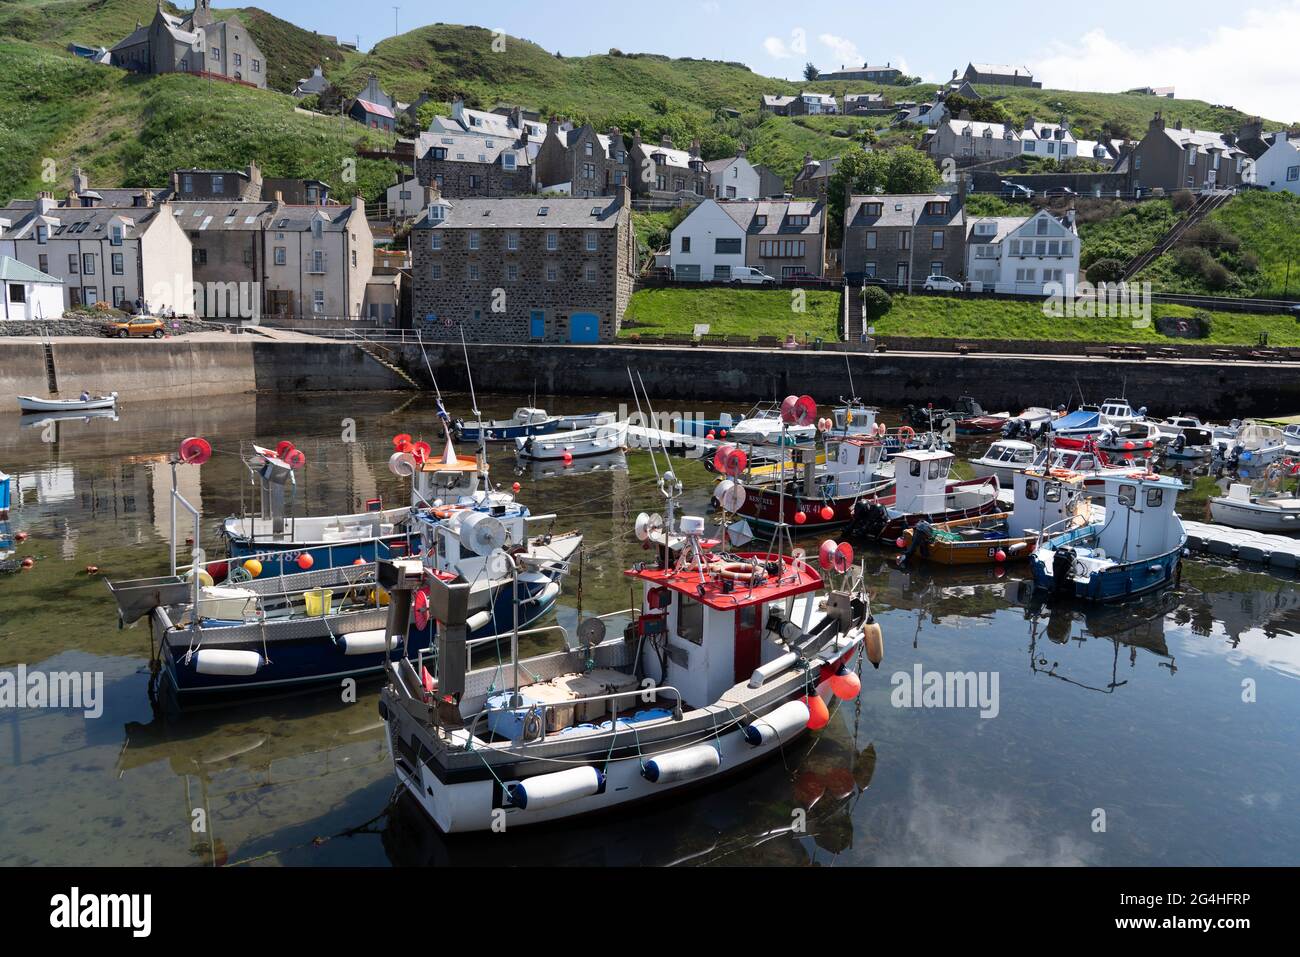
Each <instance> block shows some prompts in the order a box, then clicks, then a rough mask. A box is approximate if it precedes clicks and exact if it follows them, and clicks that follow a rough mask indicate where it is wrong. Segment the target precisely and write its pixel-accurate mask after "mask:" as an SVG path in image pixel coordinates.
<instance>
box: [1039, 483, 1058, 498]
mask: <svg viewBox="0 0 1300 957" xmlns="http://www.w3.org/2000/svg"><path fill="white" fill-rule="evenodd" d="M1043 499H1044V500H1045V501H1048V502H1059V501H1060V500H1061V486H1060V484H1058V483H1057V482H1048V483H1047V484H1046V485H1045V486H1044V487H1043Z"/></svg>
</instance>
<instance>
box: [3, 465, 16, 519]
mask: <svg viewBox="0 0 1300 957" xmlns="http://www.w3.org/2000/svg"><path fill="white" fill-rule="evenodd" d="M13 484H14V483H13V476H11V475H6V474H5V471H4V469H0V518H4V517H5V516H7V515H8V514H9V508H10V505H11V503H12V502H13V494H14V489H13Z"/></svg>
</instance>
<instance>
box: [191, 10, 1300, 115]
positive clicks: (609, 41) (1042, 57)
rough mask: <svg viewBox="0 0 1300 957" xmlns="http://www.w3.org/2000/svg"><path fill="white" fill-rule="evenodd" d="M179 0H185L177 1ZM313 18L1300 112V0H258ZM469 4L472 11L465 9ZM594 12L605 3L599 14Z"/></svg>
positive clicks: (347, 27)
mask: <svg viewBox="0 0 1300 957" xmlns="http://www.w3.org/2000/svg"><path fill="white" fill-rule="evenodd" d="M181 2H182V4H183V3H184V2H185V0H181ZM254 2H256V3H257V5H258V6H261V7H263V8H264V9H266V10H268V11H270V12H271V13H274V14H276V15H277V16H280V17H283V18H284V19H286V20H289V21H291V22H293V23H296V24H298V25H299V26H302V27H305V28H307V29H313V30H318V31H319V32H321V33H329V34H334V35H337V36H338V37H340V38H341V39H350V40H356V39H357V38H358V35H359V39H360V45H361V48H362V49H363V50H365V49H369V48H370V47H371V46H373V45H374V44H375V43H377V42H378V41H380V40H382V39H384V38H386V37H389V36H392V35H393V32H394V25H395V24H396V27H397V28H398V29H399V30H400V31H401V32H405V31H407V30H411V29H414V28H415V27H418V26H423V25H425V24H428V23H433V22H436V21H438V20H442V19H450V16H451V15H452V14H455V15H457V16H467V17H468V16H472V17H473V19H472V20H467V21H466V22H472V23H475V24H476V25H478V26H482V27H487V28H488V29H493V30H504V31H505V32H506V33H507V34H509V35H510V36H515V37H522V38H525V39H528V40H532V41H533V42H535V43H538V44H540V45H541V46H543V47H546V48H547V49H548V50H556V51H559V52H560V53H562V54H565V55H572V56H578V55H585V54H588V53H604V52H606V51H608V50H609V48H610V47H617V48H618V49H620V50H623V51H624V52H626V53H633V52H637V53H662V54H666V55H669V56H675V57H682V56H692V57H708V58H710V59H715V60H734V61H739V62H741V63H745V64H746V65H748V66H749V67H750V68H751V69H752V70H754V71H755V72H756V73H761V74H764V75H766V76H778V77H786V78H789V79H798V78H799V77H800V76H801V75H802V72H803V67H804V64H805V63H807V62H810V61H811V62H813V63H815V64H816V65H817V66H818V67H819V68H821V69H823V70H834V69H838V68H839V67H840V66H841V65H844V66H852V65H861V64H862V63H864V62H867V61H870V62H871V63H872V64H877V63H891V64H893V65H894V66H898V67H900V68H901V69H903V70H904V71H905V72H907V73H909V74H911V75H914V76H920V77H921V78H922V79H924V80H927V81H936V80H942V79H947V78H948V77H950V76H951V75H952V71H953V70H954V69H959V70H964V69H965V67H966V64H967V62H969V61H976V62H986V63H1008V64H1012V65H1023V66H1027V67H1029V68H1030V69H1031V70H1032V71H1033V72H1034V74H1035V77H1036V78H1037V79H1040V80H1042V81H1043V85H1044V86H1046V87H1049V88H1056V89H1075V90H1097V91H1101V92H1116V91H1120V90H1126V89H1132V88H1133V87H1139V86H1172V87H1174V88H1175V89H1176V91H1177V95H1178V96H1179V97H1181V98H1190V99H1201V100H1206V101H1208V102H1210V103H1223V104H1228V105H1230V106H1234V107H1236V108H1238V109H1240V110H1243V111H1246V112H1249V113H1258V114H1260V115H1262V116H1265V117H1268V118H1270V119H1274V120H1282V121H1284V122H1285V121H1291V120H1295V119H1300V108H1298V107H1297V105H1296V96H1297V91H1300V57H1298V56H1297V55H1296V53H1295V50H1296V41H1297V39H1300V0H1276V2H1274V3H1272V4H1264V3H1262V2H1259V0H1241V2H1240V3H1231V4H1225V3H1223V2H1222V0H1181V2H1178V3H1173V2H1158V3H1152V2H1134V0H1088V2H1087V3H1081V4H1078V5H1071V6H1066V7H1063V6H1059V5H1056V6H1053V5H1050V4H1049V5H1044V4H1043V3H1042V2H1041V0H1039V2H1029V0H1000V2H998V3H996V4H993V5H984V6H979V7H972V6H971V5H970V4H965V3H948V2H939V3H934V2H931V3H926V4H917V3H879V2H864V0H857V2H841V0H823V2H822V3H819V4H816V5H815V9H814V10H805V9H802V8H801V4H797V3H790V2H789V0H658V2H656V3H653V4H649V5H644V6H640V7H637V8H635V11H634V8H632V7H629V8H627V9H628V10H629V15H628V16H626V17H620V16H619V15H618V9H619V8H618V6H609V5H603V6H602V5H600V4H596V5H593V4H592V3H591V0H586V2H582V3H579V2H575V0H547V2H546V3H544V4H543V3H540V2H538V0H532V2H523V0H490V2H486V3H483V4H481V5H476V6H472V7H469V8H465V7H456V8H449V7H448V5H445V4H438V5H436V6H435V5H434V4H432V3H427V2H424V3H416V2H413V0H405V2H399V4H398V6H399V9H398V10H397V11H394V10H393V4H392V3H391V2H390V3H389V4H387V5H377V6H375V7H366V8H364V9H365V12H364V13H363V12H362V8H360V7H359V6H358V5H357V4H356V2H355V0H254ZM469 11H472V13H471V12H469ZM593 12H594V15H593Z"/></svg>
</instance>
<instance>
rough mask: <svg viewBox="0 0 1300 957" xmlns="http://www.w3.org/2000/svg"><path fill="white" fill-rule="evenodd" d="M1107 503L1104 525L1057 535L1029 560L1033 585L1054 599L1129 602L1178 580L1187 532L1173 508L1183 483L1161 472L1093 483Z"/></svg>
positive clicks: (1046, 539)
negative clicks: (1032, 574)
mask: <svg viewBox="0 0 1300 957" xmlns="http://www.w3.org/2000/svg"><path fill="white" fill-rule="evenodd" d="M1086 487H1087V488H1088V490H1089V492H1090V493H1092V494H1093V495H1097V494H1100V495H1101V496H1102V497H1103V499H1104V502H1105V513H1104V515H1103V517H1102V519H1101V521H1095V522H1091V523H1089V524H1087V525H1084V526H1082V527H1080V528H1075V529H1070V530H1068V531H1061V532H1060V533H1059V534H1052V529H1050V528H1049V529H1044V536H1045V537H1042V538H1040V542H1039V545H1038V547H1037V548H1035V549H1034V552H1033V554H1031V555H1030V557H1029V563H1030V566H1031V568H1032V569H1033V572H1034V584H1035V586H1036V587H1038V588H1039V589H1042V590H1044V591H1046V592H1049V593H1051V594H1054V595H1063V596H1066V597H1071V598H1081V599H1085V600H1088V601H1098V602H1114V601H1124V600H1125V599H1128V598H1134V597H1136V596H1138V595H1144V594H1147V593H1148V592H1153V591H1158V590H1160V589H1162V588H1167V587H1169V586H1170V585H1172V584H1174V583H1175V582H1176V581H1177V580H1178V566H1179V561H1180V560H1181V559H1182V555H1183V549H1184V548H1185V547H1186V545H1187V532H1186V531H1185V530H1184V529H1183V523H1182V519H1180V518H1179V517H1178V514H1177V512H1175V511H1174V506H1175V504H1176V502H1177V498H1178V493H1179V492H1180V491H1182V489H1183V487H1184V486H1183V484H1182V483H1181V482H1179V481H1178V480H1176V479H1173V478H1169V477H1168V476H1160V475H1155V474H1154V473H1150V472H1148V473H1140V474H1114V475H1103V476H1098V477H1096V478H1091V479H1089V480H1088V481H1087V483H1086Z"/></svg>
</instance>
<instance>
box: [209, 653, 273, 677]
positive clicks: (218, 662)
mask: <svg viewBox="0 0 1300 957" xmlns="http://www.w3.org/2000/svg"><path fill="white" fill-rule="evenodd" d="M260 667H262V656H261V655H259V654H258V653H257V652H256V651H237V650H235V649H233V648H203V649H201V650H199V651H198V652H197V653H196V654H195V655H194V670H195V671H197V672H198V673H199V674H201V675H255V674H257V669H258V668H260Z"/></svg>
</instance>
